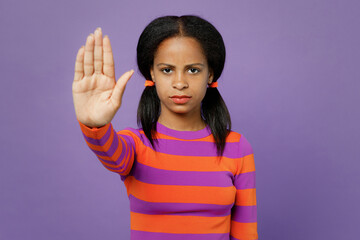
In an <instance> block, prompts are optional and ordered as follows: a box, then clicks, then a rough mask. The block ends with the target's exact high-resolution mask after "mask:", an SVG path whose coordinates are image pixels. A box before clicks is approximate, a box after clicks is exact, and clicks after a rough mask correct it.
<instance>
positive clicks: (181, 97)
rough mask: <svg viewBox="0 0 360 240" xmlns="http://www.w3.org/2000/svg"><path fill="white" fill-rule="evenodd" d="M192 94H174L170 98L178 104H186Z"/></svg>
mask: <svg viewBox="0 0 360 240" xmlns="http://www.w3.org/2000/svg"><path fill="white" fill-rule="evenodd" d="M190 98H191V96H187V95H174V96H171V97H170V99H171V100H172V101H173V102H174V103H176V104H185V103H187V102H188V101H189V100H190Z"/></svg>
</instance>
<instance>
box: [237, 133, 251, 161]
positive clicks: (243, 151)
mask: <svg viewBox="0 0 360 240" xmlns="http://www.w3.org/2000/svg"><path fill="white" fill-rule="evenodd" d="M239 151H240V156H239V157H245V156H247V155H250V154H253V149H252V147H251V145H250V143H249V142H248V140H247V139H246V138H245V137H244V135H241V137H240V144H239Z"/></svg>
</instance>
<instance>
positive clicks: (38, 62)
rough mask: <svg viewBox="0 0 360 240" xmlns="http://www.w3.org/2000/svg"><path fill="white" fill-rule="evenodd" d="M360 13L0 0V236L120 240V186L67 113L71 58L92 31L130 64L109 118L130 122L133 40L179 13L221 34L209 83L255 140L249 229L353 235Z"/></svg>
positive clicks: (282, 1) (297, 6)
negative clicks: (216, 74)
mask: <svg viewBox="0 0 360 240" xmlns="http://www.w3.org/2000/svg"><path fill="white" fill-rule="evenodd" d="M359 12H360V4H359V1H356V0H354V1H347V0H301V1H300V0H298V1H289V0H274V1H266V0H261V1H255V0H224V1H219V0H218V1H210V0H198V1H196V0H193V1H189V0H181V1H169V0H167V1H166V0H157V1H136V0H135V1H134V0H132V1H130V0H117V1H115V0H102V1H93V0H91V1H90V0H88V1H85V0H82V1H74V0H72V1H64V0H62V1H47V0H33V1H25V0H20V1H10V0H5V1H4V0H2V1H1V2H0V27H1V28H0V31H1V34H0V51H1V52H0V70H1V75H0V76H1V94H0V107H1V109H0V113H1V118H0V119H1V120H0V121H1V123H0V140H1V142H0V143H1V144H0V147H1V161H0V239H4V240H18V239H19V240H20V239H21V240H23V239H37V240H42V239H52V240H62V239H70V240H72V239H87V240H98V239H102V240H105V239H130V237H129V236H130V212H129V200H128V198H127V194H126V189H125V186H124V185H123V182H121V180H120V177H119V176H118V175H117V174H114V173H112V172H110V171H108V170H106V169H105V168H104V167H103V166H102V165H101V163H100V162H99V161H98V160H97V159H96V157H95V155H94V154H93V153H92V152H91V151H90V149H89V148H88V147H87V145H86V143H85V140H84V139H83V136H82V134H81V131H80V128H79V125H78V123H77V121H76V117H75V111H74V106H73V102H72V92H71V90H72V89H71V87H72V81H73V76H74V65H75V57H76V53H77V50H78V48H80V47H81V45H84V44H85V40H86V37H87V35H88V34H89V33H91V32H93V31H94V30H95V29H96V27H99V26H100V27H102V30H103V33H104V35H105V34H107V35H109V37H110V40H111V43H112V47H113V51H114V60H115V67H116V70H115V71H116V78H119V77H120V75H121V74H122V73H124V72H125V71H128V70H130V69H135V74H134V76H133V78H132V79H131V80H130V82H129V84H128V86H127V89H126V91H125V94H124V98H123V105H122V107H121V109H120V110H119V111H118V113H117V114H116V116H115V118H114V119H113V121H112V123H113V125H114V127H115V129H116V130H117V131H119V130H121V129H123V128H125V127H137V125H136V110H137V104H138V101H139V97H140V94H141V92H142V89H143V88H144V86H143V84H144V81H145V79H144V78H143V77H142V76H141V75H140V74H139V71H138V69H137V65H136V45H137V41H138V38H139V36H140V34H141V32H142V30H143V29H144V27H145V26H146V25H147V24H148V23H149V22H150V21H151V20H153V19H154V18H156V17H159V16H163V15H185V14H195V15H198V16H200V17H203V18H205V19H207V20H208V21H210V22H211V23H212V24H213V25H214V26H215V27H216V28H217V29H218V30H219V32H220V33H221V34H222V36H223V38H224V41H225V44H226V49H227V59H226V65H225V69H224V72H223V74H222V76H221V78H220V79H219V91H220V92H221V94H222V96H223V98H224V99H225V101H226V103H227V105H228V108H229V110H230V113H231V116H232V121H233V130H235V131H238V132H240V133H242V134H244V135H245V136H246V137H247V139H248V140H249V142H250V143H251V145H252V147H253V149H254V156H255V165H256V171H257V175H256V176H257V177H256V181H257V183H256V187H257V205H258V232H259V239H264V240H265V239H266V240H272V239H277V240H289V239H291V240H303V239H316V240H318V239H324V240H325V239H326V240H338V239H356V238H357V237H358V236H359V235H360V230H359V227H358V224H359V220H360V219H359V216H360V214H359V213H360V211H359V205H358V204H359V200H360V199H359V196H360V191H359V183H360V177H359V176H360V174H359V166H360V164H359V160H360V159H359V148H360V144H359V143H360V141H359V136H360V128H359V123H360V111H359V100H360V97H359V93H360V83H359V80H360V74H359V66H360V64H359V55H360V54H359V53H360V48H359V42H360V33H359V25H360V17H359Z"/></svg>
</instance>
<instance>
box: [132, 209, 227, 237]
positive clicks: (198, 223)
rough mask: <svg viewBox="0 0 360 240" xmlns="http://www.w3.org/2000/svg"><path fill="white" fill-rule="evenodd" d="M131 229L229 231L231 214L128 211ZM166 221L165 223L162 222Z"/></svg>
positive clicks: (202, 232) (194, 231) (201, 231)
mask: <svg viewBox="0 0 360 240" xmlns="http://www.w3.org/2000/svg"><path fill="white" fill-rule="evenodd" d="M130 220H131V223H130V225H131V230H138V231H148V232H164V233H193V234H204V233H229V232H230V221H231V216H230V215H229V216H225V217H200V216H176V215H147V214H141V213H135V212H130ZM164 223H166V224H164Z"/></svg>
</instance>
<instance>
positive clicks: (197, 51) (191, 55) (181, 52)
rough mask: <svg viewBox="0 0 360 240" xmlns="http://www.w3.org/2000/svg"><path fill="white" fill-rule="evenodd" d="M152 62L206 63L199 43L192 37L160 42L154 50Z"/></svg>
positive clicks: (173, 38)
mask: <svg viewBox="0 0 360 240" xmlns="http://www.w3.org/2000/svg"><path fill="white" fill-rule="evenodd" d="M154 62H166V63H177V62H178V63H181V62H187V63H189V62H200V63H204V64H205V62H206V57H205V54H204V51H203V48H202V46H201V45H200V43H199V42H198V41H197V40H196V39H195V38H192V37H172V38H168V39H165V40H164V41H162V42H161V43H160V45H159V47H158V49H157V50H156V53H155V56H154Z"/></svg>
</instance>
